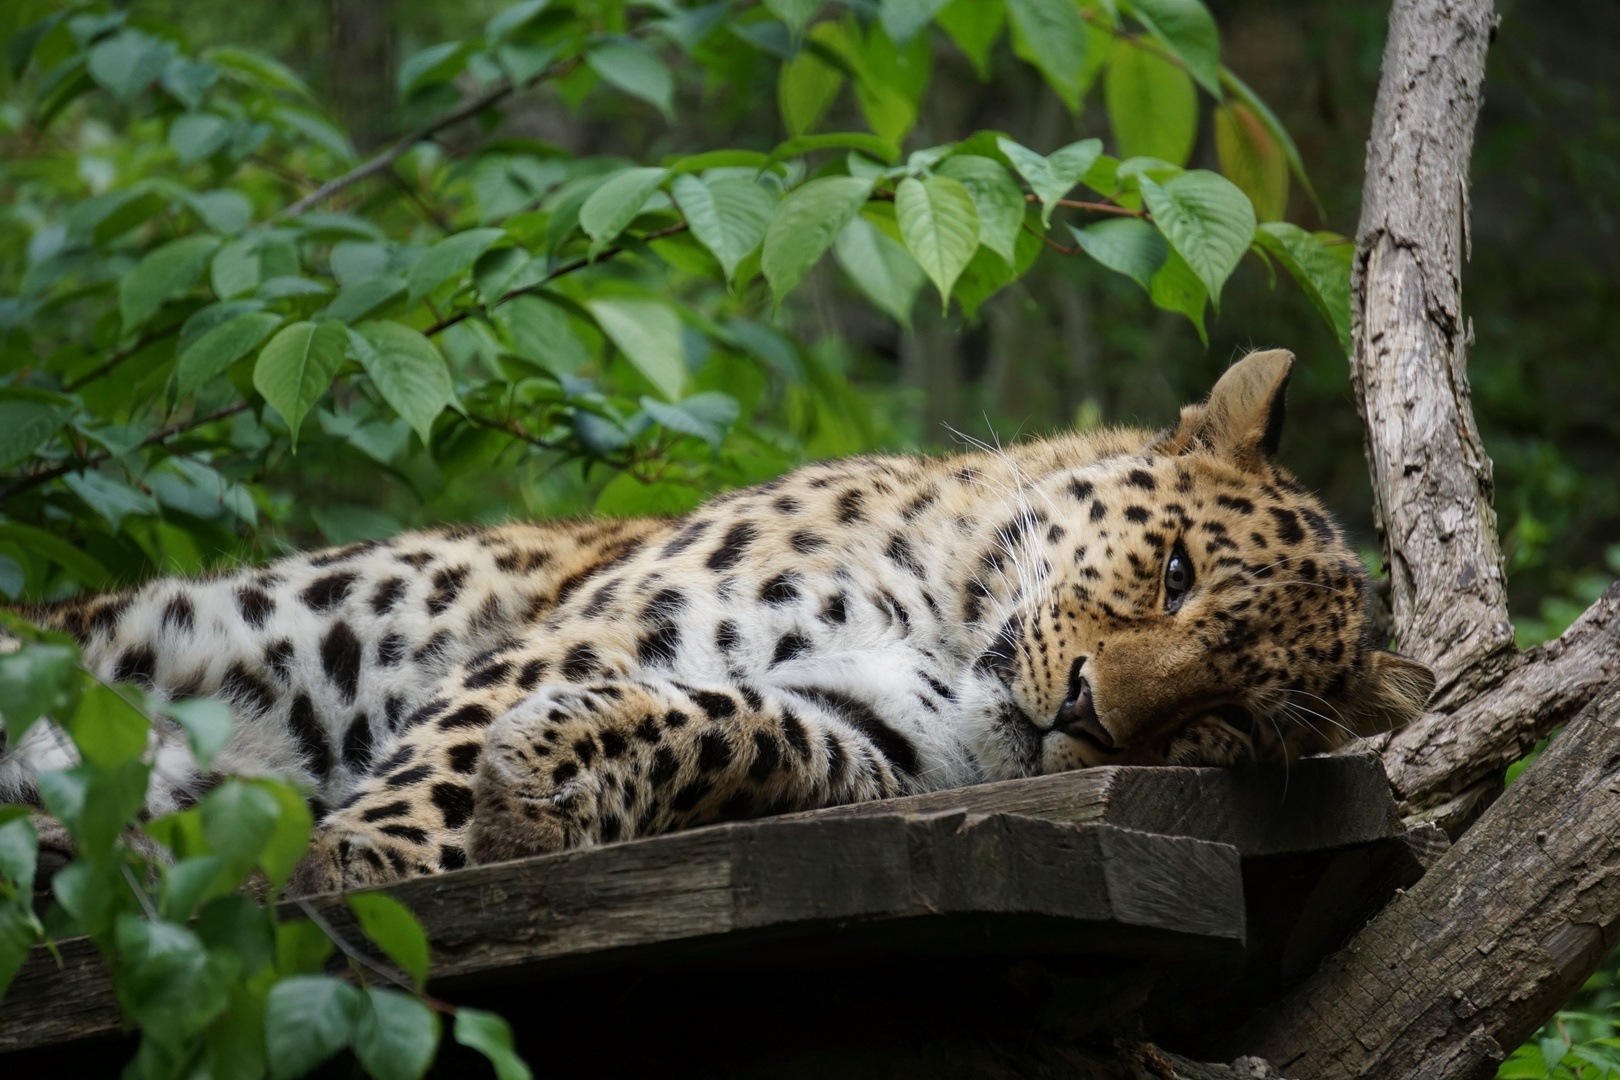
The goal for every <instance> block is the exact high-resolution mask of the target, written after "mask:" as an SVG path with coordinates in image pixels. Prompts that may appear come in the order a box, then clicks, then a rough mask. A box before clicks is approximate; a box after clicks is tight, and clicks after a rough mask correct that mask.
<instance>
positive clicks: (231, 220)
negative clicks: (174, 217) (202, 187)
mask: <svg viewBox="0 0 1620 1080" xmlns="http://www.w3.org/2000/svg"><path fill="white" fill-rule="evenodd" d="M186 201H187V202H189V203H190V204H191V208H192V210H194V211H196V214H197V216H198V217H199V218H201V219H202V223H203V224H204V225H206V226H208V227H209V228H210V229H212V230H213V231H214V232H217V233H220V234H222V235H224V236H234V235H236V234H237V233H239V232H241V231H242V230H243V229H244V228H246V227H247V223H248V222H249V221H252V220H253V204H252V203H250V202H248V198H247V196H246V195H243V194H242V193H241V192H240V191H230V190H221V191H204V192H199V193H198V194H195V195H192V196H190V197H189V198H188V199H187V200H186Z"/></svg>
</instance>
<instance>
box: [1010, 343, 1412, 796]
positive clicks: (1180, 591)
mask: <svg viewBox="0 0 1620 1080" xmlns="http://www.w3.org/2000/svg"><path fill="white" fill-rule="evenodd" d="M1292 366H1293V357H1292V355H1291V354H1289V353H1286V352H1280V351H1278V352H1263V353H1253V354H1250V355H1249V356H1247V357H1245V358H1244V359H1243V360H1241V361H1239V362H1238V363H1237V364H1235V365H1234V366H1233V367H1232V368H1231V369H1230V370H1228V371H1227V373H1226V374H1225V375H1224V376H1223V377H1222V378H1221V379H1220V381H1219V382H1218V383H1217V384H1216V386H1215V388H1214V390H1213V391H1212V392H1211V393H1210V396H1209V399H1208V400H1207V401H1205V402H1203V403H1202V404H1198V405H1191V406H1188V407H1186V408H1185V409H1183V410H1182V412H1181V418H1180V420H1179V422H1178V423H1177V424H1176V425H1175V426H1174V427H1172V428H1171V429H1169V430H1168V431H1165V432H1163V433H1161V434H1160V435H1158V436H1157V437H1155V438H1153V439H1151V440H1150V441H1149V442H1148V443H1147V444H1146V446H1145V447H1144V448H1143V449H1141V450H1140V451H1136V452H1131V453H1122V454H1112V455H1108V456H1105V457H1103V458H1102V459H1101V460H1098V461H1095V462H1093V463H1091V464H1087V465H1082V466H1078V467H1075V468H1072V469H1057V470H1054V471H1052V472H1051V473H1049V474H1047V475H1045V476H1043V477H1041V478H1040V479H1038V480H1036V481H1033V482H1032V487H1033V490H1032V491H1031V492H1030V493H1029V496H1028V497H1027V498H1026V500H1025V505H1026V506H1027V507H1029V508H1030V511H1029V518H1030V520H1029V521H1028V522H1027V524H1028V525H1029V527H1028V528H1026V529H1025V530H1024V536H1023V538H1022V540H1021V542H1020V545H1019V546H1020V548H1021V551H1020V554H1019V557H1018V558H1017V559H1016V560H1015V561H1016V562H1017V563H1018V564H1020V565H1019V567H1018V569H1017V572H1018V575H1019V579H1020V583H1019V588H1018V598H1017V601H1016V602H1015V603H1013V604H1012V605H1011V606H1010V608H1008V609H1003V610H1004V611H1007V612H1008V614H1007V617H1006V618H1005V619H1004V621H1002V622H1001V623H1000V626H999V630H998V631H997V633H996V634H995V637H994V639H993V641H992V642H991V644H990V646H989V648H988V649H987V650H986V651H985V653H984V654H983V656H982V657H981V659H980V661H979V667H980V670H982V671H988V672H992V673H994V675H995V676H996V678H997V679H998V680H999V681H1000V682H1001V683H1002V685H1003V686H1004V687H1005V688H1006V691H1007V695H1006V696H1007V702H1008V704H1007V705H1006V706H1005V707H1004V708H1003V709H1002V711H1001V715H1000V716H999V718H998V719H997V720H996V721H994V723H993V724H992V728H993V729H994V730H993V731H992V735H993V740H992V741H993V742H996V743H999V744H1000V753H1001V754H1003V755H1005V756H1010V757H1016V758H1019V759H1022V761H1021V767H1020V768H1019V769H1018V770H1017V771H1040V772H1054V771H1059V770H1063V769H1072V768H1078V767H1082V766H1090V765H1106V764H1179V765H1218V764H1228V763H1232V762H1236V761H1239V760H1245V759H1256V760H1289V759H1293V758H1296V757H1299V756H1301V755H1303V754H1310V753H1318V752H1323V751H1328V750H1333V749H1336V748H1338V747H1340V746H1342V745H1344V744H1345V743H1346V742H1347V741H1348V740H1350V739H1352V738H1354V737H1357V736H1367V735H1373V734H1377V733H1379V732H1384V731H1388V730H1390V729H1392V728H1396V727H1399V726H1401V725H1403V724H1406V723H1408V722H1410V721H1411V720H1413V719H1414V718H1416V717H1417V715H1418V714H1419V713H1420V712H1421V710H1422V709H1423V707H1424V704H1425V703H1426V702H1427V700H1428V698H1429V695H1430V694H1431V693H1432V692H1433V690H1434V675H1433V673H1432V672H1431V671H1430V670H1429V669H1428V668H1427V667H1425V666H1424V665H1422V664H1420V663H1417V662H1416V661H1413V660H1410V659H1407V658H1405V657H1403V656H1400V655H1397V654H1396V653H1393V652H1389V651H1386V650H1385V649H1384V648H1382V647H1381V644H1380V643H1379V642H1378V641H1376V640H1375V638H1374V635H1373V633H1372V631H1371V628H1370V626H1369V619H1368V615H1367V610H1366V594H1367V588H1368V584H1367V575H1366V572H1365V570H1364V569H1363V567H1362V565H1361V562H1360V560H1359V559H1358V558H1357V556H1356V553H1355V551H1354V550H1352V549H1351V547H1350V546H1349V544H1348V543H1347V542H1346V540H1345V537H1344V534H1343V531H1342V530H1341V529H1340V528H1339V526H1338V525H1337V524H1336V523H1335V522H1334V521H1333V520H1332V518H1331V517H1330V516H1329V515H1328V512H1327V510H1326V509H1325V508H1324V507H1323V506H1322V505H1321V504H1320V503H1319V502H1318V501H1317V500H1316V499H1315V498H1314V497H1312V496H1311V495H1310V494H1309V493H1308V492H1306V491H1305V490H1304V489H1303V488H1302V487H1301V486H1300V485H1299V484H1298V482H1296V481H1295V480H1294V478H1293V477H1292V476H1291V475H1289V474H1288V473H1287V472H1286V471H1285V470H1284V469H1283V468H1282V467H1281V466H1279V465H1278V464H1277V462H1276V460H1275V454H1276V450H1277V444H1278V441H1279V439H1280V437H1281V434H1282V423H1283V401H1284V393H1285V390H1286V387H1287V383H1288V376H1289V372H1290V369H1291V368H1292Z"/></svg>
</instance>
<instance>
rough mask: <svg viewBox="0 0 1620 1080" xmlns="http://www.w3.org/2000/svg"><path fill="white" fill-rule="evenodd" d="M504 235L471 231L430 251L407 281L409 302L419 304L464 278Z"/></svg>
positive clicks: (449, 237)
mask: <svg viewBox="0 0 1620 1080" xmlns="http://www.w3.org/2000/svg"><path fill="white" fill-rule="evenodd" d="M505 235H506V233H505V231H504V230H502V229H468V230H467V231H466V232H459V233H456V234H455V235H453V236H447V237H445V238H444V239H443V240H440V241H439V242H438V243H437V244H434V245H433V246H432V247H430V248H428V249H427V251H425V252H423V253H422V256H421V258H419V259H417V260H416V262H415V263H414V264H413V265H412V266H411V272H410V275H409V277H408V278H407V281H408V282H409V285H410V302H411V303H413V304H414V303H416V302H417V301H418V300H420V299H422V297H424V296H426V295H427V294H428V293H430V292H432V291H433V290H434V289H437V288H438V287H439V286H440V285H443V284H444V283H445V282H447V281H449V280H450V279H451V278H457V277H460V276H461V275H462V274H465V273H466V272H467V271H468V270H470V269H471V268H472V264H473V263H475V262H477V261H478V256H480V255H482V254H483V253H484V252H486V251H488V250H489V249H490V248H491V247H492V246H493V245H494V243H495V241H497V240H499V239H501V238H502V237H504V236H505Z"/></svg>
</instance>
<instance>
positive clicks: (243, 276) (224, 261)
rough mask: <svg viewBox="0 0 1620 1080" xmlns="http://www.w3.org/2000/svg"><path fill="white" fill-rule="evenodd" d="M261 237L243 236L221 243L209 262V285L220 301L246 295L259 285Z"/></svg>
mask: <svg viewBox="0 0 1620 1080" xmlns="http://www.w3.org/2000/svg"><path fill="white" fill-rule="evenodd" d="M259 244H260V238H258V237H253V236H244V237H241V238H240V239H237V240H232V241H231V242H230V243H228V244H225V245H224V246H222V247H221V248H220V249H219V251H218V252H216V253H215V254H214V258H213V260H212V262H210V263H209V267H208V277H209V284H210V285H211V286H212V287H213V290H214V295H216V296H218V297H219V298H220V299H221V300H229V299H231V298H232V297H237V296H243V295H245V294H247V293H250V292H252V291H253V290H254V289H257V288H258V287H259Z"/></svg>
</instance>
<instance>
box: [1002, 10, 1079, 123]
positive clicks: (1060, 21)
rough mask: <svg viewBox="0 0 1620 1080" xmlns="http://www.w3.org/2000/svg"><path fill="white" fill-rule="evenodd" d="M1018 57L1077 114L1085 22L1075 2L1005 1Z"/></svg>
mask: <svg viewBox="0 0 1620 1080" xmlns="http://www.w3.org/2000/svg"><path fill="white" fill-rule="evenodd" d="M1007 11H1008V13H1009V14H1011V15H1012V25H1013V31H1014V33H1015V34H1017V36H1018V44H1019V46H1020V48H1019V52H1020V55H1024V56H1026V58H1027V59H1029V60H1030V61H1031V62H1032V63H1033V64H1034V65H1035V66H1036V67H1037V68H1038V69H1040V72H1041V74H1042V75H1044V76H1045V77H1046V82H1047V85H1049V86H1050V87H1051V88H1052V89H1053V91H1055V92H1056V93H1057V96H1058V97H1060V98H1062V99H1063V103H1064V104H1065V105H1067V106H1068V107H1069V111H1070V112H1079V111H1080V71H1081V68H1082V67H1083V66H1084V64H1085V60H1086V21H1085V20H1084V19H1082V18H1081V17H1080V6H1079V5H1078V4H1076V3H1075V2H1074V0H1007Z"/></svg>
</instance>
